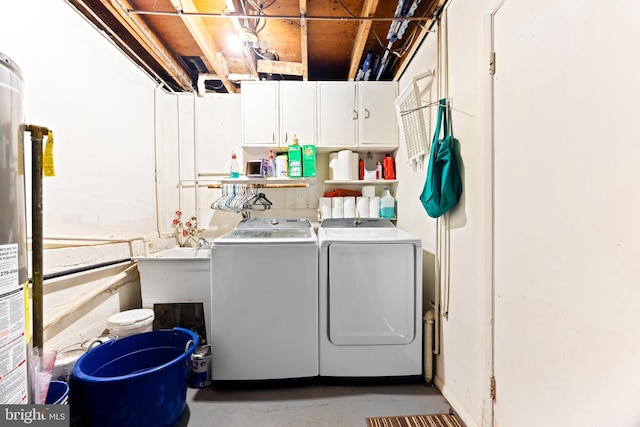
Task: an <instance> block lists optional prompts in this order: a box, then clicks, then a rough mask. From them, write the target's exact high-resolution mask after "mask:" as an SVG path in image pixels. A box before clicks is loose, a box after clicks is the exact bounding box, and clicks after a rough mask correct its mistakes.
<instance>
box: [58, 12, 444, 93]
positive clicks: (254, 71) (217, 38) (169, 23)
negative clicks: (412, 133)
mask: <svg viewBox="0 0 640 427" xmlns="http://www.w3.org/2000/svg"><path fill="white" fill-rule="evenodd" d="M67 1H68V2H69V3H70V4H71V5H73V6H74V7H76V8H77V9H78V10H79V11H80V12H81V13H83V14H84V15H85V16H87V18H88V19H89V20H90V21H91V22H93V23H94V24H95V25H96V28H98V29H99V30H100V31H104V32H105V35H107V37H109V38H111V39H112V40H114V41H115V42H116V44H118V45H119V46H125V47H126V49H123V53H125V54H126V55H128V56H129V57H131V58H132V60H134V62H135V63H136V64H139V65H140V64H143V65H144V69H146V70H148V72H149V74H150V75H152V77H153V78H154V79H156V80H157V81H159V82H164V83H165V84H166V87H167V88H168V89H169V90H172V91H190V92H194V91H195V89H196V87H197V88H198V94H201V93H203V92H206V91H215V92H218V93H219V92H231V93H238V92H239V91H240V84H239V82H240V81H242V80H247V79H249V80H255V79H258V78H260V79H263V78H264V79H267V80H310V79H313V80H317V81H336V80H337V81H346V80H356V79H361V78H362V79H365V80H372V79H373V80H391V79H394V80H397V79H398V78H399V77H398V76H400V75H401V74H402V72H403V71H404V69H405V67H406V66H407V64H408V62H409V61H410V58H411V56H412V55H413V54H414V53H415V52H416V50H417V48H418V46H419V44H420V42H421V41H422V40H423V39H424V38H425V36H427V34H428V32H429V30H428V27H425V26H429V25H430V24H432V21H433V20H434V19H436V18H437V16H438V14H439V11H440V10H441V9H442V7H443V4H444V3H445V0H390V1H380V0H339V1H338V0H331V1H318V2H315V1H310V0H276V1H274V0H67ZM398 5H402V6H403V8H406V6H407V5H409V10H408V11H406V12H402V13H406V14H407V15H410V16H403V17H402V18H401V19H399V17H396V16H395V15H396V14H397V13H398ZM400 21H402V23H401V24H402V31H400V30H397V31H398V33H399V34H398V36H397V37H391V38H392V39H393V41H392V40H388V43H386V44H385V45H383V43H382V42H381V40H380V39H381V38H383V37H382V36H383V34H387V33H388V32H389V31H390V28H391V27H390V25H395V26H398V23H399V22H400ZM405 32H406V34H404V33H405ZM232 34H236V35H237V36H238V38H239V43H241V46H242V49H235V48H234V47H233V46H232V45H231V44H229V42H232V40H229V36H230V35H232ZM402 34H404V37H402ZM387 38H389V36H388V35H387ZM396 41H397V43H396ZM394 44H395V46H394ZM365 56H366V57H367V58H368V61H367V64H368V67H369V68H368V71H370V73H369V74H368V75H367V74H363V75H362V76H361V75H360V74H362V73H361V71H360V69H362V67H363V64H362V62H363V60H364V59H365ZM263 60H264V61H263ZM196 81H197V82H199V83H200V84H196ZM211 81H213V83H212V82H211ZM205 82H206V85H205V84H204V83H205Z"/></svg>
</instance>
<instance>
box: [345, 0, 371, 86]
mask: <svg viewBox="0 0 640 427" xmlns="http://www.w3.org/2000/svg"><path fill="white" fill-rule="evenodd" d="M376 9H378V0H365V2H364V5H363V6H362V13H361V14H360V16H362V17H370V16H373V15H375V13H376ZM372 23H373V21H371V20H362V21H360V24H359V25H358V30H357V31H356V39H355V42H354V43H353V50H352V51H351V62H350V65H349V75H348V77H347V80H351V81H353V80H354V79H355V78H356V74H358V68H359V67H360V61H361V60H362V53H363V52H364V48H365V46H366V45H367V40H368V39H369V31H371V24H372Z"/></svg>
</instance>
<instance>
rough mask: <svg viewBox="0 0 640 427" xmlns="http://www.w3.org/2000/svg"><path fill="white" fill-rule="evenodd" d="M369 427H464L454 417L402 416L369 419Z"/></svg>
mask: <svg viewBox="0 0 640 427" xmlns="http://www.w3.org/2000/svg"><path fill="white" fill-rule="evenodd" d="M367 426H368V427H464V426H463V424H462V423H461V422H460V421H458V419H457V418H456V417H455V416H454V415H450V414H432V415H401V416H396V417H376V418H367Z"/></svg>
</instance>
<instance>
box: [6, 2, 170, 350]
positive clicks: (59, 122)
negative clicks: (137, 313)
mask: <svg viewBox="0 0 640 427" xmlns="http://www.w3.org/2000/svg"><path fill="white" fill-rule="evenodd" d="M0 51H2V52H3V53H4V54H6V55H8V56H9V57H10V58H11V59H12V60H13V61H15V62H16V63H17V64H18V66H19V67H20V68H21V70H22V73H23V76H24V82H25V92H24V106H25V109H24V111H25V118H24V120H25V122H26V123H32V124H37V125H42V126H47V127H49V128H50V129H52V130H53V133H54V136H55V145H54V147H55V148H54V159H55V169H56V176H55V177H52V178H49V177H47V178H45V179H44V194H43V206H44V221H43V223H44V235H45V238H46V239H48V241H51V240H50V238H51V237H55V239H54V240H55V241H56V245H57V246H64V245H65V244H67V245H68V244H70V243H71V242H70V241H69V240H68V239H75V238H80V239H87V238H90V237H102V238H111V239H125V240H127V239H129V238H130V237H134V236H144V237H149V238H153V237H154V236H155V237H157V233H158V229H157V224H156V191H155V182H154V115H155V112H154V111H155V110H154V89H155V87H156V84H155V82H153V81H152V80H151V79H150V78H149V77H148V76H147V75H145V74H144V73H143V72H142V71H141V70H140V69H138V68H137V67H136V66H135V65H134V64H133V63H132V62H131V61H129V60H128V59H127V58H126V57H125V56H124V55H123V54H122V53H121V52H120V51H119V50H117V48H116V47H114V46H113V45H112V44H111V43H110V42H109V41H108V40H107V39H106V38H105V37H103V36H102V35H101V34H100V33H99V32H97V31H96V30H95V28H94V27H92V26H91V25H90V24H89V23H88V22H87V21H85V19H84V18H83V17H81V16H80V15H79V14H78V13H76V12H75V10H74V9H73V8H72V7H70V6H69V4H68V3H67V2H64V1H48V0H22V1H18V2H5V3H4V4H3V5H2V13H0ZM25 138H26V141H27V144H26V145H27V147H26V149H25V151H26V152H27V153H26V154H27V155H26V166H27V169H30V168H29V167H30V163H31V162H30V149H29V148H30V144H29V142H30V140H29V135H28V134H27V135H25ZM29 178H30V172H29V171H27V181H28V182H27V191H28V193H30V191H29V189H30V183H29V181H30V179H29ZM27 207H28V211H29V212H30V202H28V206H27ZM28 224H29V225H30V221H28ZM73 243H74V244H75V245H80V244H82V243H84V244H87V243H88V242H78V241H75V242H73ZM95 243H96V242H94V243H93V244H95ZM155 243H156V242H155V241H154V242H153V244H155ZM158 243H161V242H159V241H158ZM148 244H149V245H151V244H152V242H148ZM146 245H147V244H145V245H143V244H142V243H140V241H137V242H132V243H131V245H128V244H127V243H125V244H122V245H116V244H114V245H101V246H93V247H91V248H85V249H82V248H80V249H78V248H75V249H73V248H66V249H55V250H48V251H45V259H44V270H45V271H44V274H48V273H51V272H54V271H61V270H68V269H70V268H75V267H79V266H84V265H91V264H96V263H99V262H105V261H110V260H113V259H121V258H126V257H129V256H131V255H133V254H134V253H135V252H137V253H138V254H141V253H143V251H144V246H146ZM30 265H31V263H30ZM123 268H124V267H119V268H113V269H110V270H108V271H106V272H104V271H103V272H102V275H99V277H96V274H95V272H94V273H93V274H87V275H84V276H83V277H78V276H79V275H77V274H76V275H74V276H68V277H67V279H64V280H53V281H48V282H46V283H45V290H44V293H45V297H44V298H45V302H44V309H45V310H44V311H45V312H44V317H45V323H46V322H48V321H49V320H51V319H52V318H53V317H54V316H55V315H57V314H59V313H62V312H63V311H64V310H66V309H69V308H71V307H72V306H71V305H70V304H72V303H73V302H75V301H79V300H80V298H82V297H83V296H84V295H86V294H87V293H90V292H92V291H93V290H94V289H96V287H99V286H101V285H103V284H105V283H107V282H108V281H109V280H110V279H111V278H112V276H113V275H114V274H116V273H117V272H118V271H120V270H122V269H123ZM139 301H140V288H139V283H138V280H137V273H136V274H135V275H128V276H127V278H126V279H124V280H122V281H119V282H118V283H117V284H115V286H114V288H113V289H110V290H109V291H107V292H104V293H102V294H100V295H98V296H97V298H96V299H94V300H92V301H91V302H90V303H86V304H83V305H82V306H81V307H77V308H76V309H74V310H72V312H71V314H70V315H69V316H67V317H66V318H65V319H63V320H62V321H61V322H60V323H58V324H56V325H52V326H51V328H49V329H48V330H47V331H46V335H45V339H46V346H47V347H49V348H50V346H54V347H58V348H61V347H64V346H65V345H66V344H70V343H73V342H79V341H80V340H82V339H85V338H88V337H90V336H96V335H98V334H100V333H102V331H103V329H104V327H105V326H106V318H107V317H108V315H109V314H113V313H115V312H118V311H120V310H124V309H128V308H132V307H133V306H135V305H139V303H140V302H139Z"/></svg>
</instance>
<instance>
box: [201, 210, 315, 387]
mask: <svg viewBox="0 0 640 427" xmlns="http://www.w3.org/2000/svg"><path fill="white" fill-rule="evenodd" d="M211 335H212V337H211V341H210V344H211V345H212V378H213V380H214V381H227V380H228V381H242V380H271V379H288V378H305V377H314V376H317V375H318V242H317V236H316V233H315V231H314V229H313V227H312V225H311V223H310V222H309V220H307V219H294V218H254V219H245V220H243V221H241V222H240V224H238V226H237V227H236V229H235V230H233V231H231V232H229V233H227V234H225V235H224V236H222V237H219V238H217V239H215V240H214V241H213V242H212V245H211Z"/></svg>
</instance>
